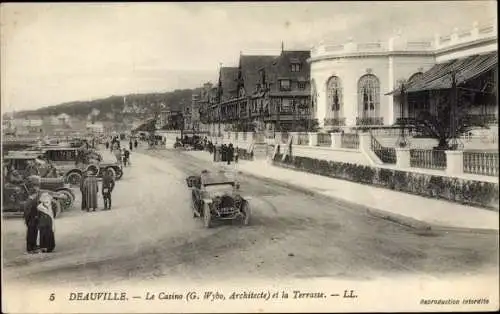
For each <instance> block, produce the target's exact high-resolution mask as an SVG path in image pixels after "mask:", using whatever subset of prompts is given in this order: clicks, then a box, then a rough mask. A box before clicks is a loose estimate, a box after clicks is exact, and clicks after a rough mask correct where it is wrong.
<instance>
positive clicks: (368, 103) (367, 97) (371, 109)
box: [358, 74, 380, 117]
mask: <svg viewBox="0 0 500 314" xmlns="http://www.w3.org/2000/svg"><path fill="white" fill-rule="evenodd" d="M358 103H359V106H358V109H359V111H360V112H362V116H363V117H377V116H378V114H379V111H380V110H379V103H380V81H379V79H378V78H377V77H376V76H375V75H373V74H366V75H363V76H362V77H361V78H360V79H359V82H358Z"/></svg>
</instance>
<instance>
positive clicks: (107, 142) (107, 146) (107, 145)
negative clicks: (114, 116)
mask: <svg viewBox="0 0 500 314" xmlns="http://www.w3.org/2000/svg"><path fill="white" fill-rule="evenodd" d="M106 149H109V141H108V140H106Z"/></svg>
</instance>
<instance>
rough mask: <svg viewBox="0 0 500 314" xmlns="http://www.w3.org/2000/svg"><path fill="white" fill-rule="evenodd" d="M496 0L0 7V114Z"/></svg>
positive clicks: (157, 84) (441, 28)
mask: <svg viewBox="0 0 500 314" xmlns="http://www.w3.org/2000/svg"><path fill="white" fill-rule="evenodd" d="M496 11H497V10H496V2H489V1H471V2H465V1H460V2H452V1H446V2H444V1H443V2H436V1H434V2H420V1H419V2H374V1H373V2H329V3H324V2H323V3H315V2H294V3H286V2H276V3H272V2H268V3H251V2H243V3H199V2H198V3H156V4H151V3H150V4H138V3H136V4H132V3H126V4H125V3H123V4H119V3H116V4H84V3H79V4H59V3H57V4H2V7H1V21H2V25H1V26H2V27H1V62H2V63H1V72H2V73H1V74H2V77H1V79H2V80H1V83H2V85H1V87H2V90H1V96H2V98H1V101H2V111H11V110H21V109H35V108H39V107H42V106H45V105H53V104H58V103H60V102H65V101H72V100H90V99H95V98H100V97H106V96H110V95H122V94H127V93H135V92H155V91H157V92H164V91H169V90H174V89H178V88H193V87H198V86H200V85H201V84H202V83H203V82H205V81H207V80H212V81H216V79H217V69H218V67H219V63H222V64H224V65H226V66H235V65H237V62H238V56H239V54H240V51H242V52H243V53H271V52H274V51H279V49H280V46H281V41H283V42H284V44H285V48H288V49H294V48H299V49H309V48H310V47H311V46H312V45H314V44H317V43H318V42H320V41H322V40H324V41H327V42H343V41H345V40H346V39H347V38H349V37H352V38H353V39H354V40H355V41H367V40H374V41H376V40H386V39H388V38H389V37H390V36H391V35H392V34H394V33H395V32H397V31H398V30H399V31H402V32H403V34H404V36H406V37H409V38H412V39H421V38H428V37H430V38H432V37H433V36H434V34H435V33H440V34H447V33H450V32H451V30H452V29H453V28H454V27H458V28H459V29H465V28H470V26H471V25H472V23H473V22H474V21H478V22H479V23H480V24H483V23H488V22H495V21H496Z"/></svg>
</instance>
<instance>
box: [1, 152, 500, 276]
mask: <svg viewBox="0 0 500 314" xmlns="http://www.w3.org/2000/svg"><path fill="white" fill-rule="evenodd" d="M132 162H133V165H132V166H131V167H128V168H126V170H125V175H124V178H123V179H122V180H120V181H118V183H117V187H116V191H115V193H114V196H113V198H114V204H113V206H114V208H113V209H112V210H111V211H106V212H104V211H101V212H96V213H85V212H82V211H80V210H79V204H77V206H76V208H75V209H73V210H72V211H71V212H68V213H66V214H65V215H64V216H62V217H61V218H60V219H58V220H57V225H56V241H57V247H56V252H54V253H53V254H49V255H26V254H24V252H23V249H24V233H25V229H24V226H23V224H22V222H21V221H20V220H18V219H6V220H4V225H3V231H2V232H3V235H2V238H3V250H4V276H5V277H6V279H5V280H7V282H19V281H23V280H30V281H33V282H43V283H53V284H65V283H66V284H68V285H69V284H75V283H76V282H80V283H82V284H85V283H88V284H92V285H101V284H110V283H113V282H120V281H122V280H127V279H141V280H142V279H161V278H166V277H167V278H170V279H174V278H182V279H185V280H201V279H202V280H206V281H211V280H217V279H218V278H226V279H227V278H235V279H238V278H250V277H252V278H265V279H267V280H269V279H273V278H281V279H282V278H309V277H327V278H337V279H349V280H350V279H353V280H357V279H361V280H364V279H375V278H381V277H385V278H387V277H391V278H393V277H397V276H419V277H422V276H424V277H426V276H427V277H433V278H441V277H442V276H447V275H456V274H458V273H460V274H462V275H476V274H489V273H491V274H497V273H496V272H497V271H498V268H497V265H498V259H497V249H498V241H497V240H498V234H492V233H471V232H466V231H463V232H460V231H453V232H451V231H450V232H444V231H443V232H439V231H433V232H422V231H417V230H414V229H411V228H409V227H404V226H401V225H397V224H395V223H392V222H389V221H386V220H382V219H379V218H375V217H371V216H369V215H367V214H366V212H365V211H364V210H361V209H360V208H358V207H357V206H354V205H351V204H346V203H343V202H340V201H336V200H334V199H331V198H327V197H320V196H316V195H311V194H306V193H304V192H302V191H300V190H295V189H293V188H290V187H287V186H286V185H285V184H283V185H281V184H277V183H275V182H270V181H266V180H261V179H257V178H255V177H248V176H244V175H242V176H241V178H240V179H241V180H242V185H241V190H242V191H243V193H244V194H246V195H249V196H252V197H253V199H252V210H253V217H252V224H251V225H250V226H247V227H242V226H239V225H238V224H232V223H230V222H229V223H222V224H219V225H217V226H216V227H214V228H212V229H205V228H204V227H203V224H202V222H201V221H200V220H197V219H193V218H192V213H191V210H190V192H189V190H188V189H187V188H186V186H185V181H184V180H185V177H186V176H187V175H191V174H196V173H199V171H200V170H202V169H213V167H214V166H213V164H212V163H209V162H206V161H200V160H198V159H195V158H194V157H191V156H188V155H186V154H183V153H181V152H179V151H172V150H159V151H148V150H144V151H142V152H140V153H139V152H133V154H132ZM101 207H102V204H101Z"/></svg>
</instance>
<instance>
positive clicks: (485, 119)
mask: <svg viewBox="0 0 500 314" xmlns="http://www.w3.org/2000/svg"><path fill="white" fill-rule="evenodd" d="M466 120H467V122H468V123H470V124H497V123H498V115H496V114H468V115H467V116H466Z"/></svg>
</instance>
